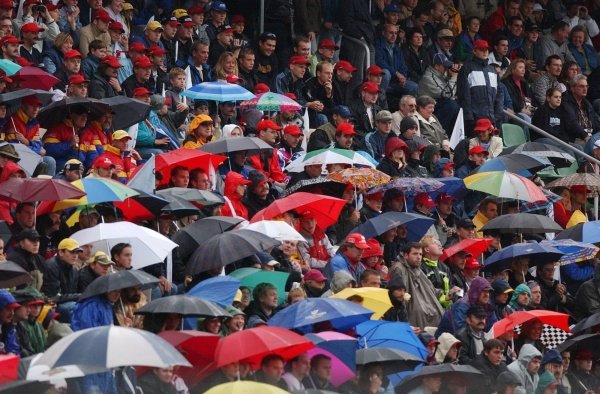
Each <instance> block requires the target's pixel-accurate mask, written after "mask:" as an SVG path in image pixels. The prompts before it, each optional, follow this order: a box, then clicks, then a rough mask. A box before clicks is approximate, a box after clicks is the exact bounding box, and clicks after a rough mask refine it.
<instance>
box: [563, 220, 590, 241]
mask: <svg viewBox="0 0 600 394" xmlns="http://www.w3.org/2000/svg"><path fill="white" fill-rule="evenodd" d="M554 239H556V240H559V239H571V240H573V241H577V242H587V243H590V244H595V243H598V242H600V220H593V221H591V222H584V223H579V224H576V225H575V226H573V227H570V228H568V229H566V230H563V231H561V232H560V233H558V234H556V237H555V238H554Z"/></svg>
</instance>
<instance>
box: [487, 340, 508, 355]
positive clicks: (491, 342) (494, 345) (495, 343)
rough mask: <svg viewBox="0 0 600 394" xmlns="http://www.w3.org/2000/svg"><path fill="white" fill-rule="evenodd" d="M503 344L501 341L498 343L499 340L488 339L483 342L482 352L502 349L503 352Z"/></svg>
mask: <svg viewBox="0 0 600 394" xmlns="http://www.w3.org/2000/svg"><path fill="white" fill-rule="evenodd" d="M504 347H505V346H504V343H503V342H502V341H500V340H499V339H495V338H493V339H488V340H487V341H485V342H484V343H483V350H484V351H488V352H489V351H490V350H492V349H502V350H504Z"/></svg>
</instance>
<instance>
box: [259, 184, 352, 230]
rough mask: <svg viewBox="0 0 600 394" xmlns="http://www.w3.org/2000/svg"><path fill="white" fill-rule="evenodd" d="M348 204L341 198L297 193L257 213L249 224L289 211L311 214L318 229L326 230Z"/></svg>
mask: <svg viewBox="0 0 600 394" xmlns="http://www.w3.org/2000/svg"><path fill="white" fill-rule="evenodd" d="M347 203H348V201H346V200H342V199H341V198H335V197H329V196H324V195H322V194H314V193H306V192H298V193H294V194H291V195H289V196H287V197H284V198H282V199H279V200H275V201H274V202H273V203H272V204H271V205H269V206H268V207H266V208H265V209H263V210H261V211H259V212H257V213H256V215H254V217H252V219H251V220H250V223H254V222H258V221H261V220H270V219H273V218H275V217H277V216H280V215H283V214H284V213H285V212H289V211H291V210H294V211H296V212H297V213H299V214H303V213H308V212H310V213H312V214H313V215H314V216H315V219H317V224H318V225H319V227H320V228H322V229H326V228H327V227H329V226H331V225H332V224H334V223H335V222H337V220H338V217H339V216H340V212H341V211H342V209H343V208H344V206H345V205H346V204H347Z"/></svg>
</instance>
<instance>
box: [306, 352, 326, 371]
mask: <svg viewBox="0 0 600 394" xmlns="http://www.w3.org/2000/svg"><path fill="white" fill-rule="evenodd" d="M321 360H330V361H331V357H329V356H326V355H325V354H317V355H315V356H314V357H313V358H311V359H310V368H311V369H313V368H316V367H317V365H319V362H320V361H321Z"/></svg>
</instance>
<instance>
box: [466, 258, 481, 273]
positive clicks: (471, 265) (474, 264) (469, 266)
mask: <svg viewBox="0 0 600 394" xmlns="http://www.w3.org/2000/svg"><path fill="white" fill-rule="evenodd" d="M479 268H481V264H480V263H479V261H477V259H476V258H474V257H467V259H466V260H465V269H466V270H475V269H479Z"/></svg>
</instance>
